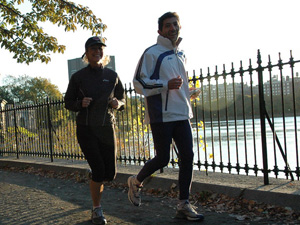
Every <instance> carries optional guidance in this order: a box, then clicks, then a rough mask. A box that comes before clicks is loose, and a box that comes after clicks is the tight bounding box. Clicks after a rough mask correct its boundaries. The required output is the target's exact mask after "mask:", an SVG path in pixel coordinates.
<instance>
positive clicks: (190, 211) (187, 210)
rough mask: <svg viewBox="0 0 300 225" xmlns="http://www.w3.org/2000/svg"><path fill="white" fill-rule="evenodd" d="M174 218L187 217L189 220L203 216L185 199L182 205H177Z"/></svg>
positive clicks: (196, 219)
mask: <svg viewBox="0 0 300 225" xmlns="http://www.w3.org/2000/svg"><path fill="white" fill-rule="evenodd" d="M176 218H179V219H187V220H191V221H202V220H204V216H203V215H202V214H199V213H197V212H196V210H195V206H192V205H191V204H190V203H189V202H188V201H186V202H185V203H184V204H183V205H178V206H177V211H176Z"/></svg>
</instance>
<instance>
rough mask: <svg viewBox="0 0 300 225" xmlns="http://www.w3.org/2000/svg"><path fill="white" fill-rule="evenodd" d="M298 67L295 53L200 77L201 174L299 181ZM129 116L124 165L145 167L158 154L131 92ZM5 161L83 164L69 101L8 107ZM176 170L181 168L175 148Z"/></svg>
mask: <svg viewBox="0 0 300 225" xmlns="http://www.w3.org/2000/svg"><path fill="white" fill-rule="evenodd" d="M299 62H300V60H297V61H295V60H294V59H293V56H292V52H291V53H290V58H289V60H288V61H286V62H283V60H282V59H281V56H280V54H279V59H278V61H277V62H276V63H272V62H271V59H270V56H269V57H268V62H267V63H266V65H265V66H263V64H262V60H261V54H260V52H259V51H258V55H257V63H256V66H255V67H254V66H253V65H252V62H251V60H249V63H248V65H247V68H246V69H244V68H243V64H242V62H240V65H239V68H238V69H235V68H234V65H233V64H232V65H231V68H230V69H226V68H225V65H223V68H222V71H219V70H218V67H216V68H215V71H214V72H213V73H211V72H210V69H209V68H208V70H207V73H206V74H204V73H203V71H202V70H200V71H199V72H196V71H194V72H193V74H192V75H191V76H190V85H191V87H192V86H193V87H195V88H199V89H200V90H201V94H200V96H199V98H197V99H195V100H193V101H192V106H193V110H194V118H193V119H192V120H191V123H192V128H193V136H194V152H195V161H194V164H195V169H198V170H204V171H213V172H227V173H236V174H246V175H255V176H259V175H262V176H264V183H265V184H268V183H269V176H274V177H276V178H278V177H279V178H280V177H285V178H286V179H291V180H293V179H294V177H295V176H296V178H297V179H298V180H299V177H300V168H299V159H300V158H299V147H298V132H299V129H298V126H299V123H300V122H299V119H300V117H299V116H300V104H299V102H300V90H299V88H296V87H297V86H299V85H300V77H299V73H298V72H297V71H299ZM126 93H127V95H126V96H127V99H126V100H127V101H126V110H125V111H122V112H118V113H117V115H116V116H117V126H116V131H117V144H118V154H117V156H118V160H119V161H120V162H121V163H124V164H129V165H132V164H144V163H145V162H146V161H147V160H149V159H151V158H152V157H153V156H154V154H155V149H154V146H153V141H152V135H151V130H150V129H149V125H147V124H144V123H143V117H144V110H145V106H144V99H143V96H140V95H137V94H136V92H135V91H134V89H133V87H132V86H131V84H129V86H127V85H126ZM1 106H2V107H1V111H0V114H1V136H0V156H7V155H10V156H16V157H17V158H19V157H20V156H33V157H47V158H50V159H51V161H53V159H54V158H66V159H75V160H83V159H84V157H83V155H82V153H81V151H80V148H79V146H78V144H77V140H76V124H75V116H76V115H75V113H72V112H70V111H68V110H66V109H65V108H64V102H63V100H51V99H45V100H43V101H39V102H36V103H31V104H13V105H7V104H5V101H2V104H1ZM170 150H171V153H172V154H171V161H170V166H173V167H177V166H178V158H177V154H176V146H175V145H172V146H171V149H170Z"/></svg>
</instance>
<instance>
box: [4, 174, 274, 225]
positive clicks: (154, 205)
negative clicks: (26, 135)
mask: <svg viewBox="0 0 300 225" xmlns="http://www.w3.org/2000/svg"><path fill="white" fill-rule="evenodd" d="M0 199H1V201H0V224H9V225H20V224H22V225H29V224H30V225H31V224H39V225H42V224H47V225H49V224H57V225H59V224H77V225H84V224H91V222H90V207H91V200H90V196H89V191H88V184H87V183H77V182H75V181H74V180H68V179H60V178H47V177H43V176H39V175H35V174H28V173H22V172H13V171H8V170H1V169H0ZM102 204H103V208H104V213H105V215H106V218H107V220H108V223H109V224H141V225H147V224H151V225H152V224H164V225H165V224H166V225H168V224H195V223H193V222H189V221H184V220H178V219H175V218H173V216H174V213H175V208H174V206H175V204H176V200H175V199H170V198H158V197H154V196H145V195H143V203H142V206H141V207H135V206H132V205H131V204H130V203H129V201H128V199H127V191H126V190H125V189H124V188H109V187H106V189H105V192H104V195H103V203H102ZM204 214H205V221H203V222H202V223H201V224H218V225H222V224H228V225H229V224H230V225H234V224H271V222H270V223H268V222H266V221H265V222H263V221H260V222H251V223H250V222H247V223H246V222H245V221H244V222H239V221H237V220H236V219H235V218H234V217H232V216H230V215H229V214H227V213H215V212H209V211H206V212H204ZM272 224H275V223H274V221H273V222H272Z"/></svg>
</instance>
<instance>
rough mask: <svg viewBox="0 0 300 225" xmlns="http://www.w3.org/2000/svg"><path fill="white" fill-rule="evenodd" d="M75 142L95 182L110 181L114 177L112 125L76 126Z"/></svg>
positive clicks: (114, 155)
mask: <svg viewBox="0 0 300 225" xmlns="http://www.w3.org/2000/svg"><path fill="white" fill-rule="evenodd" d="M77 140H78V143H79V145H80V148H81V151H82V152H83V154H84V156H85V159H86V160H87V162H88V164H89V166H90V167H91V170H92V180H93V181H95V182H103V181H112V180H113V179H114V178H115V176H116V144H115V140H116V138H115V130H114V125H111V126H86V125H77Z"/></svg>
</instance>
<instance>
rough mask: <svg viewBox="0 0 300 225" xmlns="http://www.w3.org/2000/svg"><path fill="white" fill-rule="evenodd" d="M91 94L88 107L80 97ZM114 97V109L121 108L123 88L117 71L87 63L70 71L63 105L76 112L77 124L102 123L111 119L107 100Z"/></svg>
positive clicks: (111, 114)
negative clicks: (79, 68)
mask: <svg viewBox="0 0 300 225" xmlns="http://www.w3.org/2000/svg"><path fill="white" fill-rule="evenodd" d="M84 97H90V98H92V99H93V100H92V102H91V103H90V105H89V107H88V108H83V107H82V106H81V105H82V99H83V98H84ZM113 97H115V98H117V99H118V101H119V103H120V104H119V105H122V106H121V107H120V108H119V109H118V110H123V109H124V103H125V92H124V88H123V85H122V83H121V81H120V79H119V77H118V74H117V73H116V72H114V71H113V70H111V69H108V68H102V67H101V68H97V69H95V68H92V67H91V66H90V65H88V66H87V67H85V68H83V69H81V70H79V71H77V72H76V73H75V74H73V75H72V77H71V79H70V82H69V85H68V89H67V92H66V94H65V108H66V109H69V110H71V111H74V112H78V114H77V118H76V122H77V124H80V125H89V126H104V125H110V124H114V123H115V117H114V112H113V109H112V108H111V107H110V106H109V104H108V101H109V100H110V99H111V98H113Z"/></svg>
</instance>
